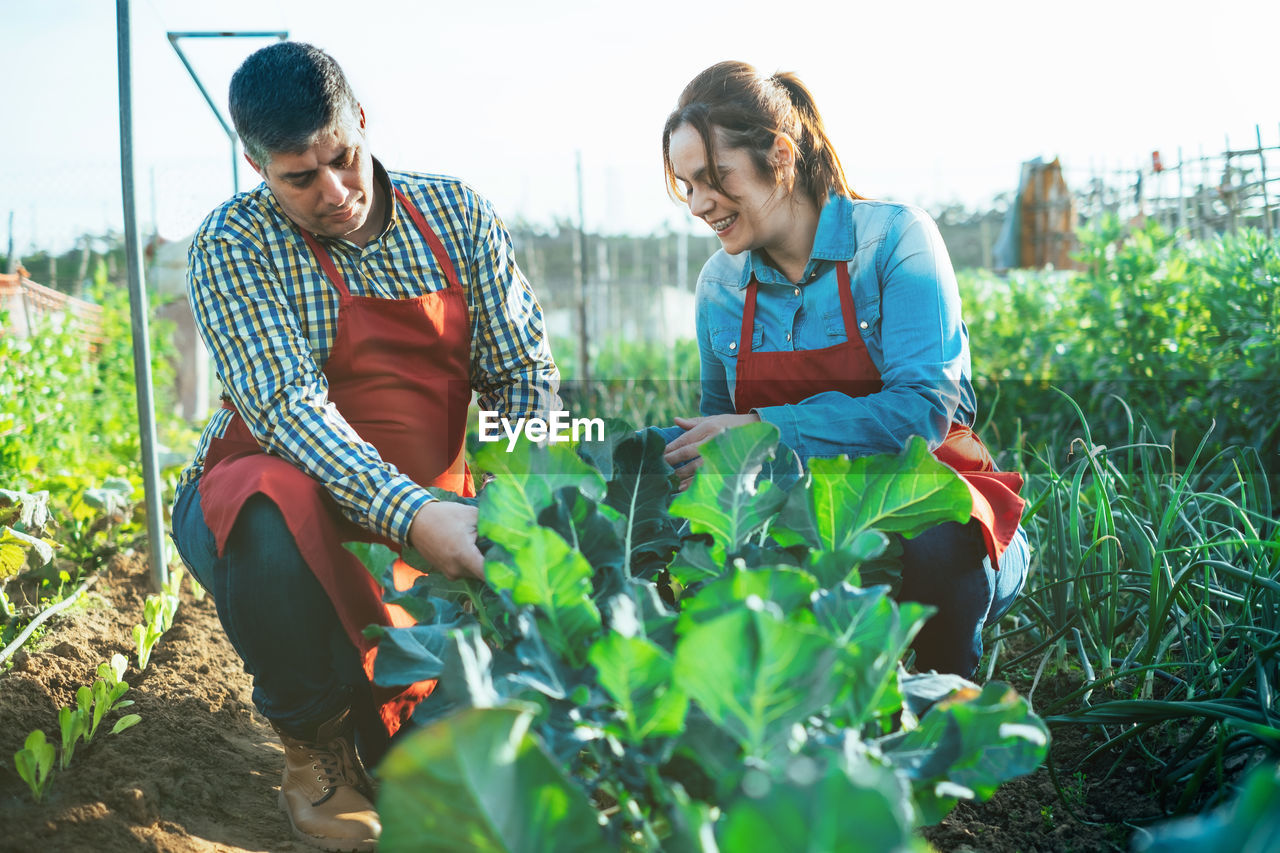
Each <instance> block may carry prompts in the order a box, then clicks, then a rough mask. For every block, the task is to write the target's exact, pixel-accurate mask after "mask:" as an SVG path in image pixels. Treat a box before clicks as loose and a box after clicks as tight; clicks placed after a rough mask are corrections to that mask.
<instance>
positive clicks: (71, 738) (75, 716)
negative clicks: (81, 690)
mask: <svg viewBox="0 0 1280 853" xmlns="http://www.w3.org/2000/svg"><path fill="white" fill-rule="evenodd" d="M58 728H59V729H60V730H61V732H62V760H61V764H62V769H63V770H66V769H67V765H69V764H70V763H71V758H72V756H74V755H75V753H76V742H77V741H79V740H80V739H81V738H83V737H84V736H85V732H86V731H87V723H86V721H85V715H84V713H83V712H82V711H80V709H78V708H69V707H67V706H65V705H64V706H63V707H61V708H59V709H58ZM40 736H41V737H44V732H41V733H40Z"/></svg>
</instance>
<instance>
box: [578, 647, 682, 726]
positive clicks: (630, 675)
mask: <svg viewBox="0 0 1280 853" xmlns="http://www.w3.org/2000/svg"><path fill="white" fill-rule="evenodd" d="M588 658H589V659H590V661H591V663H592V664H593V665H594V666H595V668H596V673H597V676H598V678H599V680H600V686H601V687H602V688H604V690H605V692H606V693H608V694H609V695H610V696H612V697H613V699H614V701H616V702H617V703H618V710H619V711H620V712H621V714H622V721H623V726H624V729H625V731H624V733H623V734H624V735H625V737H626V739H627V740H629V741H631V742H633V743H634V742H639V741H642V740H644V739H645V738H649V737H664V736H668V735H676V734H679V733H680V732H681V731H682V730H683V729H684V715H685V711H686V710H687V709H688V705H689V699H688V697H687V696H685V694H684V693H683V692H682V691H680V690H679V689H677V688H676V687H675V684H674V682H673V681H672V666H673V662H672V659H671V656H670V655H669V654H667V653H666V651H664V650H663V649H662V648H660V647H659V646H658V645H656V644H655V643H652V642H650V641H649V640H646V639H644V638H642V637H623V636H621V635H620V634H612V633H611V634H607V635H605V637H603V638H602V639H600V640H598V641H596V644H595V645H594V646H592V647H591V652H590V654H589V655H588Z"/></svg>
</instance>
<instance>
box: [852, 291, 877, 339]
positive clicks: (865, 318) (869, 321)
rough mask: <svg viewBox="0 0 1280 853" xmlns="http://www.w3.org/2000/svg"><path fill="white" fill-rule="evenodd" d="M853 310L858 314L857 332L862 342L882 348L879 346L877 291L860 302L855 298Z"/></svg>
mask: <svg viewBox="0 0 1280 853" xmlns="http://www.w3.org/2000/svg"><path fill="white" fill-rule="evenodd" d="M854 311H855V312H856V313H857V315H858V333H859V334H861V335H862V342H863V343H865V344H867V345H868V346H871V345H874V346H875V347H876V348H877V349H882V347H881V346H880V294H879V293H877V294H876V295H875V296H874V297H872V298H869V299H867V300H865V302H863V303H862V304H858V302H857V300H856V299H855V300H854Z"/></svg>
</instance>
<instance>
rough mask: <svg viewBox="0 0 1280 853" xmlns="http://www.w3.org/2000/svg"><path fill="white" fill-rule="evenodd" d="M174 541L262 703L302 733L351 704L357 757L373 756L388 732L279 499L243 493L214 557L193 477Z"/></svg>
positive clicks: (278, 722)
mask: <svg viewBox="0 0 1280 853" xmlns="http://www.w3.org/2000/svg"><path fill="white" fill-rule="evenodd" d="M173 541H174V544H175V545H176V546H177V549H178V553H179V555H181V557H182V561H183V562H184V563H186V565H187V568H188V569H190V571H191V574H192V575H194V576H195V578H196V580H198V581H199V582H200V584H201V586H203V587H204V588H205V589H206V590H208V591H209V593H210V595H212V596H213V600H214V603H215V604H216V606H217V609H218V619H219V621H221V622H222V627H223V630H225V631H226V632H227V638H228V639H229V640H230V641H231V645H232V646H233V647H234V648H235V650H236V652H237V653H238V654H239V655H240V657H241V659H242V660H243V661H244V668H245V671H246V672H248V673H249V674H250V675H252V676H253V703H254V705H255V706H257V708H258V711H260V712H261V713H262V715H263V716H264V717H266V718H267V719H268V720H270V721H271V722H272V723H273V724H274V725H275V726H276V727H277V728H279V729H281V730H283V731H284V732H286V733H288V734H290V735H293V736H295V737H303V738H306V737H307V736H308V733H309V732H311V731H312V730H314V729H315V727H316V726H318V725H319V724H320V723H322V722H325V721H326V720H328V719H331V718H332V717H334V716H335V715H336V714H338V713H339V712H340V711H342V710H343V709H344V708H347V707H350V708H351V709H352V713H353V716H354V718H355V721H356V730H357V738H358V742H359V743H360V746H361V753H362V757H363V758H364V759H365V762H366V763H367V764H369V765H370V766H372V765H373V764H374V763H376V759H377V757H378V756H380V754H381V751H382V750H383V749H385V740H386V733H385V731H381V725H380V724H378V722H377V719H376V714H375V713H374V708H373V702H372V697H371V695H370V691H369V682H368V679H366V678H365V674H364V669H363V667H362V666H361V664H360V657H359V653H358V652H357V651H356V648H355V646H354V645H352V643H351V641H350V640H349V639H348V638H347V635H346V632H345V631H344V630H343V628H342V624H341V623H340V622H339V620H338V614H337V613H336V612H335V611H334V609H333V604H331V603H330V601H329V596H328V594H327V593H325V591H324V588H323V587H322V586H321V585H320V582H319V581H318V580H316V577H315V575H314V574H313V573H312V571H311V569H310V568H308V567H307V564H306V563H305V562H304V561H303V559H302V555H301V554H300V553H299V552H298V546H297V545H296V544H295V542H294V539H293V534H292V533H290V532H289V528H288V527H287V526H286V524H285V521H284V516H283V515H281V513H280V509H279V507H277V506H276V505H275V503H273V502H272V501H271V500H270V499H269V498H267V497H266V496H265V495H255V496H254V497H252V498H250V499H249V500H248V501H246V502H245V505H244V507H243V508H242V509H241V510H240V515H239V516H237V518H236V522H235V525H234V526H233V527H232V529H231V535H230V536H228V537H227V543H226V548H225V549H224V552H223V555H222V556H221V557H219V556H218V554H217V547H216V544H215V541H214V537H213V533H212V531H210V530H209V526H208V525H207V524H206V523H205V520H204V512H203V510H202V508H201V506H200V490H199V489H198V488H197V487H196V486H195V485H194V484H193V485H191V486H188V487H187V488H184V489H181V490H180V491H179V492H178V496H177V499H176V500H175V501H174V505H173Z"/></svg>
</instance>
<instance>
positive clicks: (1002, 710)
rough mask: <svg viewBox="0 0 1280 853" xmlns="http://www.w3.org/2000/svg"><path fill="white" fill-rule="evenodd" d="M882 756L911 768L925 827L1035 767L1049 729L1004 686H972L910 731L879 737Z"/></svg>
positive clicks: (902, 767) (1042, 756) (905, 769)
mask: <svg viewBox="0 0 1280 853" xmlns="http://www.w3.org/2000/svg"><path fill="white" fill-rule="evenodd" d="M877 743H878V744H879V746H880V748H881V750H882V752H883V754H884V755H885V757H886V758H887V759H888V760H889V761H890V762H892V763H893V765H894V766H895V767H897V768H898V769H899V770H901V771H903V772H904V773H906V775H907V777H908V778H909V779H910V780H911V783H912V787H913V788H914V790H915V796H916V803H917V804H918V805H919V807H920V810H921V814H922V819H923V821H924V823H926V824H933V823H937V822H938V821H940V820H942V818H943V817H945V816H946V814H947V812H949V811H951V809H952V808H953V807H954V806H955V804H956V802H958V801H959V800H960V799H966V800H977V801H979V802H981V801H983V800H986V799H989V798H990V797H991V795H992V794H994V793H995V791H996V788H997V786H999V785H1000V784H1001V783H1003V782H1006V781H1008V780H1009V779H1012V778H1014V777H1016V776H1024V775H1026V774H1028V773H1031V772H1032V771H1034V770H1035V769H1036V768H1037V767H1039V766H1040V764H1041V763H1042V762H1043V761H1044V759H1045V755H1046V754H1047V753H1048V751H1049V730H1048V728H1047V727H1046V726H1045V724H1044V722H1043V721H1041V720H1040V718H1039V717H1037V716H1036V715H1035V714H1033V713H1031V709H1030V707H1029V706H1028V705H1027V702H1026V700H1025V699H1023V698H1022V697H1020V696H1018V694H1017V693H1015V692H1014V691H1013V689H1012V688H1010V687H1009V686H1008V685H1007V684H1001V683H999V682H994V681H993V682H991V683H989V684H987V685H986V686H985V687H983V688H982V692H981V693H979V692H978V691H977V689H976V688H974V687H969V688H965V689H962V690H960V691H957V692H956V693H955V694H954V695H953V696H952V697H951V698H948V699H944V700H943V701H941V702H938V703H937V704H935V705H934V706H933V707H932V708H930V709H929V711H928V712H926V713H925V715H924V717H923V718H922V719H921V720H920V725H919V726H918V727H917V728H915V729H912V730H911V731H907V732H899V733H896V734H892V735H888V736H886V737H883V738H880V739H879V740H878V741H877Z"/></svg>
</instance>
